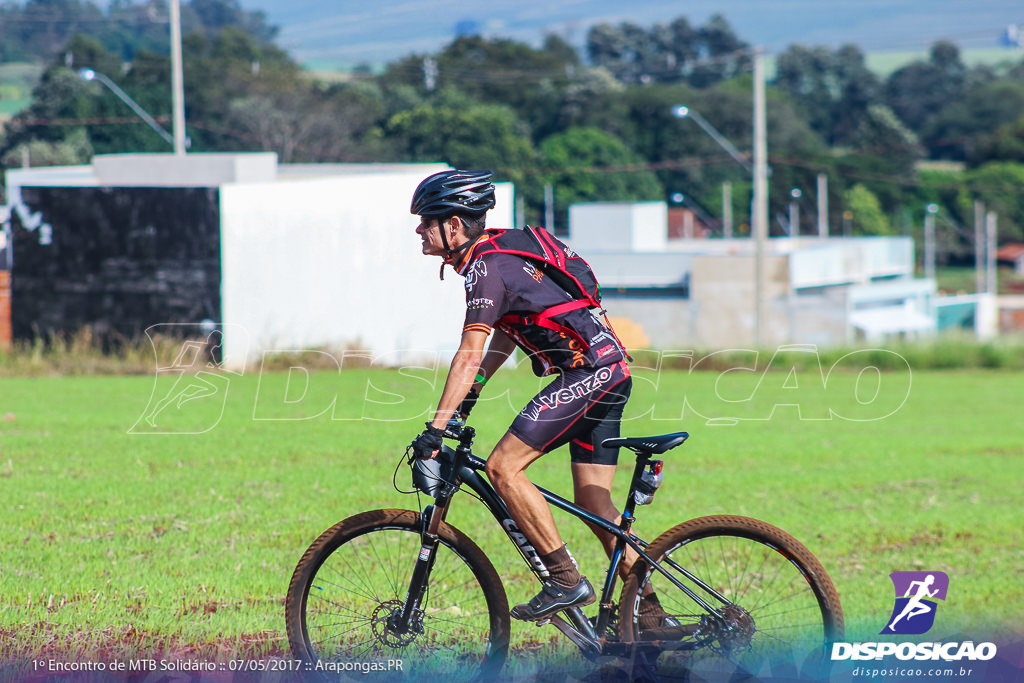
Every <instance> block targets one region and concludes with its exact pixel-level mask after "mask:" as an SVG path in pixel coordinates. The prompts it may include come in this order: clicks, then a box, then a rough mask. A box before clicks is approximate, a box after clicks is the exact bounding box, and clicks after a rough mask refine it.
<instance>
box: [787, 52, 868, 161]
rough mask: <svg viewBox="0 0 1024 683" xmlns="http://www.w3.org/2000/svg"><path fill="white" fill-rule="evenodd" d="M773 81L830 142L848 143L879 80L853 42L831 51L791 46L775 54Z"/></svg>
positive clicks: (866, 109)
mask: <svg viewBox="0 0 1024 683" xmlns="http://www.w3.org/2000/svg"><path fill="white" fill-rule="evenodd" d="M775 86H776V87H778V88H779V89H780V90H783V91H785V92H786V93H787V94H789V96H790V97H791V98H793V101H794V102H796V104H797V106H798V108H799V109H800V111H801V112H802V113H803V115H804V116H805V117H806V120H807V121H808V122H809V123H810V124H811V127H812V128H813V129H814V130H815V131H817V132H818V133H819V134H821V135H822V137H824V138H825V141H826V142H827V143H829V145H831V146H842V145H849V144H851V143H852V142H853V140H854V138H855V136H856V132H857V129H858V127H859V126H860V121H861V120H862V119H863V117H864V116H865V115H866V114H867V112H868V108H869V107H870V106H872V105H874V104H878V103H879V99H878V98H879V88H880V85H879V83H878V79H877V78H876V77H875V75H874V74H873V73H872V72H871V71H870V70H869V69H868V68H867V65H866V64H865V62H864V55H863V54H862V53H861V51H860V49H859V48H858V47H856V46H854V45H844V46H842V47H841V48H839V49H838V50H836V51H835V52H829V51H828V50H827V49H826V48H806V47H802V46H799V45H797V46H792V47H790V48H788V49H787V50H786V51H785V52H784V53H782V54H781V55H780V56H779V60H778V76H777V78H776V81H775Z"/></svg>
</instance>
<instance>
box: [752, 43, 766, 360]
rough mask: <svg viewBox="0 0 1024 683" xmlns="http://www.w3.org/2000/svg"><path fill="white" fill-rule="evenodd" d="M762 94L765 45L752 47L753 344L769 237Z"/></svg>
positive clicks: (757, 333) (757, 337) (756, 339)
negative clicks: (766, 240) (766, 243)
mask: <svg viewBox="0 0 1024 683" xmlns="http://www.w3.org/2000/svg"><path fill="white" fill-rule="evenodd" d="M766 133H767V123H766V115H765V94H764V48H761V47H759V48H757V49H755V50H754V211H753V216H752V217H751V218H752V220H751V223H753V226H752V227H753V230H754V346H755V347H760V346H761V342H762V336H761V326H762V324H763V322H764V311H763V298H764V243H765V239H766V238H767V236H768V142H767V135H766Z"/></svg>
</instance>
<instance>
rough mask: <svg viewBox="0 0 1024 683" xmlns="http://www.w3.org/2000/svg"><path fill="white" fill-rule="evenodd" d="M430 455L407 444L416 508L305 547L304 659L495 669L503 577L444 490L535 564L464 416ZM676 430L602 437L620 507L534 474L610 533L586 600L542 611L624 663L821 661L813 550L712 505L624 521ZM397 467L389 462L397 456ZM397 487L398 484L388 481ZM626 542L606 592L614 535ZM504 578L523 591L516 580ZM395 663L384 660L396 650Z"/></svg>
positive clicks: (338, 671) (463, 676)
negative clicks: (637, 529) (625, 483)
mask: <svg viewBox="0 0 1024 683" xmlns="http://www.w3.org/2000/svg"><path fill="white" fill-rule="evenodd" d="M445 437H447V438H449V439H453V440H455V441H457V442H458V444H457V446H456V447H455V448H454V449H453V448H450V447H449V446H448V445H447V444H446V445H445V446H444V447H443V448H442V449H441V452H440V454H439V455H438V456H437V458H435V459H433V460H417V459H415V458H413V457H412V456H411V455H410V454H409V452H408V451H407V452H406V456H405V458H406V460H407V461H408V464H409V465H410V466H411V467H412V470H413V483H414V485H415V487H416V489H418V490H419V491H421V492H422V493H424V494H426V495H427V496H429V497H430V498H432V499H433V501H432V503H431V504H428V505H426V506H425V507H424V508H423V509H422V511H419V512H417V511H415V510H373V511H368V512H363V513H360V514H357V515H355V516H353V517H349V518H348V519H346V520H344V521H342V522H339V523H338V524H336V525H335V526H333V527H331V528H330V529H328V530H327V531H325V532H324V533H323V534H321V535H320V537H319V538H317V539H316V541H314V542H313V544H312V545H311V546H310V547H309V549H308V550H306V552H305V553H304V554H303V556H302V558H301V560H300V561H299V563H298V566H297V567H296V568H295V572H294V574H293V575H292V578H291V583H290V585H289V588H288V595H287V598H286V601H285V615H286V621H287V629H288V640H289V644H290V646H291V650H292V654H293V655H294V657H295V658H296V660H297V661H301V662H302V663H303V666H304V670H305V671H307V672H312V673H315V674H323V676H322V677H323V678H326V679H330V680H338V679H339V678H344V674H346V673H351V674H352V676H353V678H359V677H360V676H361V675H362V674H363V673H365V671H363V670H361V669H360V667H362V669H367V668H369V670H372V671H375V672H378V673H379V674H381V675H380V676H377V677H375V680H376V679H380V678H381V677H384V678H385V679H387V677H388V674H389V673H390V674H391V678H393V679H395V680H406V681H408V680H421V679H422V680H445V681H453V680H493V679H494V678H495V677H496V676H497V675H498V673H499V671H500V670H501V668H502V666H503V665H504V663H505V660H506V658H507V656H508V650H509V636H510V630H511V622H510V615H509V605H508V598H507V597H506V594H505V588H504V586H503V581H502V577H501V576H500V575H499V574H498V572H497V571H496V570H495V568H494V565H493V564H492V563H491V561H490V560H489V559H488V557H487V555H486V554H485V553H484V552H483V551H482V550H481V549H480V548H479V546H477V544H476V543H474V542H473V540H472V539H470V537H469V536H467V535H466V534H465V533H463V532H462V531H460V530H458V529H456V528H455V527H453V526H451V525H450V524H448V523H447V522H445V516H446V515H447V513H448V511H449V509H450V506H451V504H452V501H453V499H454V497H455V494H456V493H457V492H459V491H465V492H467V493H470V494H471V495H472V496H473V497H475V498H477V500H479V501H480V502H481V503H482V504H483V505H484V506H485V507H486V508H487V509H488V510H489V511H490V514H491V515H492V516H493V517H494V519H495V521H496V522H497V523H498V524H499V525H500V526H501V528H502V529H503V530H504V532H505V534H506V535H507V536H508V538H509V540H510V541H512V543H513V545H514V546H515V547H516V548H517V549H518V551H519V554H520V556H521V557H522V559H523V560H524V561H525V562H526V564H527V566H528V567H529V569H530V570H531V571H532V572H533V574H534V575H535V576H536V578H537V579H538V580H540V576H541V572H542V571H544V567H543V564H542V563H541V561H540V557H539V555H538V553H537V551H536V550H535V549H534V548H533V547H532V546H531V545H530V543H529V540H528V539H527V538H526V537H525V536H524V535H523V534H522V532H521V531H520V530H519V529H518V527H517V526H516V524H515V522H514V521H513V520H512V518H511V516H510V515H509V513H508V509H507V507H506V505H505V503H504V502H503V501H502V500H501V498H500V497H499V496H498V494H497V493H496V492H495V491H494V489H493V488H492V487H491V485H490V484H489V482H488V481H487V480H486V478H485V476H483V474H482V473H483V470H484V468H485V465H486V461H485V460H483V459H481V458H479V457H477V456H475V455H474V454H473V453H472V449H471V446H472V443H473V439H474V437H475V431H474V429H473V428H472V427H468V426H464V425H462V424H460V423H456V422H453V423H451V424H450V425H449V427H448V429H447V430H446V432H445ZM687 438H688V434H687V433H686V432H677V433H672V434H663V435H659V436H649V437H619V438H615V439H608V440H606V441H605V442H604V444H605V445H606V446H608V447H622V448H627V449H629V450H632V451H633V452H634V453H635V454H636V463H635V466H634V468H633V477H632V480H631V482H630V486H629V492H628V494H627V498H626V503H625V506H624V507H623V512H622V516H621V521H620V522H618V523H614V522H612V521H610V520H607V519H604V518H602V517H599V516H597V515H594V514H592V513H590V512H588V511H586V510H584V509H582V508H580V507H578V506H577V505H575V504H574V503H572V502H570V501H568V500H566V499H564V498H562V497H561V496H559V495H557V494H555V493H552V492H551V491H548V490H547V489H544V488H542V487H538V488H539V489H540V492H541V494H542V495H543V496H544V498H545V499H546V500H547V501H548V502H549V504H551V505H553V506H555V507H556V508H559V509H561V510H563V511H565V512H567V513H569V514H570V515H572V516H574V517H576V518H578V519H580V520H581V521H583V522H586V523H589V524H590V525H592V526H595V527H598V528H600V529H603V530H605V531H607V532H608V533H610V534H612V535H614V536H615V538H616V543H615V547H614V551H613V552H612V554H611V558H610V560H609V564H608V571H607V574H606V575H605V578H604V583H603V585H602V586H601V589H600V599H599V601H598V604H597V611H596V614H595V615H593V616H592V617H589V618H588V617H587V615H586V614H585V613H584V611H583V609H581V608H578V607H577V608H571V609H567V610H564V611H562V612H560V613H558V614H556V615H554V616H550V617H549V618H547V619H544V620H541V621H540V622H539V623H540V624H547V623H550V624H551V625H553V626H555V627H556V628H557V629H558V630H559V631H561V632H562V633H563V634H564V635H565V636H566V637H567V638H568V639H569V640H570V641H571V642H572V643H574V644H575V645H576V646H577V647H578V648H579V649H580V651H581V652H582V654H583V655H584V656H586V657H588V658H590V659H595V660H598V661H605V660H603V659H602V658H605V657H611V658H615V659H616V660H621V661H624V662H626V664H627V665H629V666H632V667H634V668H633V670H632V671H631V673H630V676H631V678H633V679H637V678H645V677H646V678H649V679H659V680H667V679H671V678H674V677H679V678H680V679H682V678H687V679H689V678H690V677H692V676H693V674H694V672H698V676H697V677H698V678H701V677H703V678H705V679H708V678H711V679H713V678H716V677H718V676H723V677H724V678H723V680H729V679H731V678H733V679H735V677H736V676H737V675H738V676H740V677H743V676H754V677H757V676H761V675H764V674H765V672H771V673H772V675H776V676H780V675H781V676H783V677H784V678H788V679H792V678H799V677H806V678H818V679H824V678H826V677H827V669H826V668H822V667H827V655H828V652H827V651H828V648H829V644H830V643H831V642H832V641H835V640H841V639H842V637H843V612H842V607H841V606H840V602H839V595H838V593H837V592H836V589H835V587H834V586H833V584H832V581H831V580H830V579H829V577H828V574H827V573H826V572H825V569H824V568H823V567H822V566H821V563H820V562H818V560H817V559H816V558H815V557H814V556H813V555H812V554H811V552H810V551H808V550H807V549H806V548H805V547H804V546H803V545H802V544H801V543H800V542H799V541H797V540H796V539H794V538H793V537H792V536H790V535H789V534H787V533H786V532H784V531H782V530H780V529H777V528H776V527H773V526H771V525H770V524H767V523H765V522H761V521H758V520H755V519H751V518H747V517H737V516H733V515H714V516H710V517H701V518H698V519H693V520H690V521H688V522H683V523H682V524H679V525H677V526H674V527H672V528H671V529H669V530H667V531H665V532H664V533H662V534H661V535H660V536H658V537H657V538H655V539H654V540H653V541H651V542H646V541H644V540H643V539H641V538H639V537H637V536H636V535H635V534H634V533H633V532H632V531H631V528H632V524H633V521H634V519H635V512H636V507H637V506H638V505H642V504H647V503H650V502H651V500H652V498H653V497H654V494H655V492H656V491H657V488H658V485H659V484H660V480H661V471H662V465H663V461H661V460H657V459H654V458H653V456H656V455H662V454H664V453H666V452H668V451H669V450H671V449H673V448H676V447H677V446H679V445H681V444H682V443H683V442H684V441H685V440H686V439H687ZM396 476H397V469H396ZM396 488H397V485H396ZM627 547H629V548H632V549H633V550H634V551H636V553H637V554H638V555H639V559H637V560H636V561H635V562H634V564H633V566H632V568H631V569H630V571H629V573H628V577H627V578H626V579H625V581H624V583H623V586H622V590H621V594H620V596H619V598H618V600H615V589H616V584H617V581H618V577H619V568H620V565H621V563H622V561H623V557H624V554H625V551H626V548H627ZM652 590H653V591H654V592H655V593H656V594H657V595H658V597H659V600H660V603H661V605H662V607H663V609H664V610H665V612H666V614H667V617H666V618H665V619H664V620H663V621H662V622H661V623H658V624H656V625H652V624H650V623H647V624H646V625H645V624H644V619H642V618H641V615H640V614H639V605H640V600H641V596H644V595H647V594H649V593H650V592H651V591H652ZM516 592H517V593H524V594H525V593H527V592H529V591H528V590H527V588H526V587H525V586H524V587H520V588H517V590H516ZM396 665H397V666H396ZM700 672H703V673H702V674H701V673H700Z"/></svg>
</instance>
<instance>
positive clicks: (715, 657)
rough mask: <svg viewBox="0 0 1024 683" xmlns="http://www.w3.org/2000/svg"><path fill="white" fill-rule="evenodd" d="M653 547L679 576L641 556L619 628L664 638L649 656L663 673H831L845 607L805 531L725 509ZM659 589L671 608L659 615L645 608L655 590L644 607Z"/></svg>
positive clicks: (625, 592)
mask: <svg viewBox="0 0 1024 683" xmlns="http://www.w3.org/2000/svg"><path fill="white" fill-rule="evenodd" d="M646 552H647V554H648V556H649V557H651V559H652V560H654V561H655V562H657V563H658V564H659V565H660V566H661V568H662V569H664V570H665V571H666V572H667V573H668V575H669V576H666V575H665V574H662V573H661V572H659V571H658V570H657V569H655V568H653V567H652V566H651V565H650V564H649V563H648V562H646V561H644V560H643V559H640V560H638V561H637V562H636V564H635V565H634V566H633V568H632V570H631V572H630V575H629V577H628V578H627V580H626V583H625V585H624V587H623V589H622V597H621V600H620V603H619V614H620V618H619V631H620V637H621V638H622V639H623V641H625V642H641V641H647V642H650V643H651V644H652V645H653V646H654V647H653V648H652V649H650V650H648V651H649V652H654V653H656V654H655V656H654V660H655V661H653V662H649V664H650V665H652V666H654V667H655V668H656V670H657V675H658V678H659V680H672V679H679V680H683V679H685V680H693V679H694V676H696V678H697V679H704V680H715V679H719V678H721V679H722V680H728V679H730V678H733V677H735V676H737V675H738V676H740V677H741V678H742V677H745V676H753V677H755V678H760V677H767V678H770V677H772V676H781V677H783V678H792V679H796V678H813V679H822V678H824V677H827V670H825V669H822V667H823V666H827V661H826V657H827V649H828V646H829V643H831V642H832V641H835V640H837V639H841V638H842V636H843V611H842V607H841V606H840V604H839V594H838V592H836V589H835V587H834V586H833V585H832V581H831V579H829V577H828V574H827V573H826V572H825V569H824V568H823V567H822V566H821V563H820V562H818V560H817V559H816V558H815V557H814V555H812V554H811V552H810V551H809V550H807V548H805V547H804V546H803V545H802V544H801V543H800V542H799V541H797V540H796V539H795V538H793V537H792V536H790V535H789V534H787V533H786V532H784V531H782V530H780V529H777V528H776V527H774V526H772V525H770V524H767V523H765V522H761V521H759V520H756V519H750V518H747V517H736V516H731V515H718V516H712V517H701V518H699V519H694V520H690V521H688V522H684V523H682V524H680V525H678V526H675V527H673V528H671V529H669V530H668V531H666V532H665V533H663V534H662V535H661V536H659V537H658V538H657V539H655V540H654V542H652V543H651V544H650V545H649V546H648V547H647V548H646ZM677 583H678V584H682V585H684V586H687V587H688V588H690V589H691V590H692V591H693V592H695V593H696V594H697V595H699V596H700V597H701V598H702V599H704V600H705V601H706V602H707V603H709V605H710V606H711V607H712V608H713V610H714V611H713V612H708V611H707V610H705V609H703V608H702V607H700V606H698V604H697V603H696V602H695V601H694V600H693V599H692V598H691V597H690V596H688V595H687V594H686V593H685V592H684V591H683V590H682V589H681V588H679V586H678V585H677ZM701 584H703V585H704V586H706V588H705V587H702V586H701ZM708 589H711V590H708ZM652 591H653V592H654V593H656V594H657V596H658V601H660V604H661V606H662V608H663V612H661V613H659V614H657V615H653V616H652V615H650V614H645V611H646V609H647V608H649V605H650V604H651V602H652V601H651V599H650V598H647V599H646V600H644V602H645V603H646V605H645V609H641V596H647V595H649V594H650V593H651V592H652ZM712 591H713V592H712ZM715 593H717V596H716V595H715ZM665 614H667V615H668V618H667V619H666V618H664V615H665Z"/></svg>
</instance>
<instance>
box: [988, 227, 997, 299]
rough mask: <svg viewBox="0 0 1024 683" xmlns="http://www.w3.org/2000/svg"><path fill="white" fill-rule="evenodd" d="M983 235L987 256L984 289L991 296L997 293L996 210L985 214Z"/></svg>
mask: <svg viewBox="0 0 1024 683" xmlns="http://www.w3.org/2000/svg"><path fill="white" fill-rule="evenodd" d="M985 237H986V238H987V239H986V242H987V243H988V245H987V249H986V250H985V255H986V256H987V259H986V264H985V272H986V274H987V276H988V277H986V279H985V291H987V292H988V293H989V294H991V295H992V296H995V295H996V294H998V293H999V289H998V288H997V287H996V212H995V211H989V212H988V213H986V214H985Z"/></svg>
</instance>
